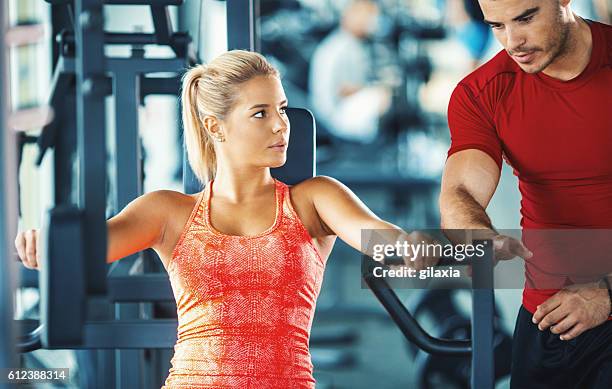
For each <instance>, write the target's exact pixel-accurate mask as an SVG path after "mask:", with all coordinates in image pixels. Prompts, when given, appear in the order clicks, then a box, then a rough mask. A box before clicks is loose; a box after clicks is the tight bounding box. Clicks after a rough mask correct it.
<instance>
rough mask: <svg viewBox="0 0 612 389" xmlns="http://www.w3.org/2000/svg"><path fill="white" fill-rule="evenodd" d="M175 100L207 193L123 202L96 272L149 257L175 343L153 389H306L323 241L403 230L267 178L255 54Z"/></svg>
mask: <svg viewBox="0 0 612 389" xmlns="http://www.w3.org/2000/svg"><path fill="white" fill-rule="evenodd" d="M181 98H182V106H183V124H184V128H185V132H184V133H185V142H186V145H187V152H188V156H189V163H190V165H191V167H192V169H193V171H194V172H195V174H196V175H197V176H198V178H199V179H200V180H201V181H202V183H206V182H207V183H208V184H207V185H206V187H205V189H204V190H203V191H202V192H200V193H198V194H195V195H186V194H182V193H178V192H173V191H157V192H152V193H147V194H145V195H143V196H141V197H139V198H137V199H136V200H134V201H133V202H132V203H130V204H129V205H128V206H127V207H126V208H125V209H124V210H123V211H122V212H121V213H119V214H118V215H117V216H115V217H113V218H112V219H110V220H109V221H108V254H107V256H108V257H107V258H108V259H107V261H108V262H113V261H115V260H118V259H120V258H123V257H125V256H128V255H130V254H132V253H135V252H138V251H141V250H144V249H146V248H149V247H151V248H153V249H154V250H155V251H156V252H157V253H158V254H159V257H160V258H161V260H162V262H163V264H164V266H165V268H166V270H167V271H168V274H169V277H170V282H171V284H172V289H173V291H174V296H175V298H176V305H177V313H178V334H177V335H178V336H177V342H176V346H175V348H174V356H173V358H172V367H171V369H170V373H169V376H168V378H167V380H166V383H165V387H166V388H177V387H207V388H212V387H215V388H314V384H315V381H314V379H313V375H312V372H313V366H312V363H311V359H310V353H309V350H308V340H309V334H310V328H311V324H312V319H313V314H314V309H315V303H316V299H317V296H318V294H319V290H320V288H321V281H322V279H323V271H324V269H325V263H326V260H327V257H328V256H329V254H330V251H331V250H332V247H333V245H334V241H335V239H336V236H339V237H340V238H341V239H342V240H344V241H345V242H347V243H348V244H349V245H351V246H352V247H354V248H356V249H358V250H360V249H361V247H360V246H361V242H360V240H361V230H362V229H392V230H396V231H397V233H398V234H401V233H402V231H401V230H400V229H399V228H398V227H396V226H394V225H392V224H390V223H387V222H385V221H382V220H380V219H379V218H378V217H376V216H375V215H374V214H373V213H372V212H371V211H370V210H368V208H367V207H366V206H365V205H364V204H363V203H362V202H361V201H360V200H359V199H358V198H357V197H355V195H354V194H353V193H351V191H350V190H349V189H347V188H346V187H345V186H344V185H342V184H341V183H339V182H338V181H335V180H333V179H331V178H327V177H315V178H312V179H309V180H306V181H304V182H302V183H300V184H298V185H295V186H292V187H289V186H287V185H285V184H284V183H282V182H279V181H277V180H275V179H274V178H273V177H272V176H271V174H270V168H273V167H278V166H281V165H283V164H284V163H285V160H286V152H287V144H288V142H289V120H288V119H287V116H286V114H285V110H286V109H287V98H286V97H285V93H284V91H283V87H282V85H281V81H280V77H279V74H278V71H277V70H276V69H275V68H273V67H272V66H271V65H270V64H269V63H268V62H267V61H266V59H265V58H264V57H262V56H261V55H259V54H256V53H251V52H246V51H230V52H227V53H225V54H222V55H221V56H219V57H217V58H216V59H214V60H213V61H212V62H210V63H209V64H208V65H200V66H196V67H194V68H192V69H190V70H189V71H188V72H187V73H186V74H185V76H184V79H183V91H182V97H181ZM36 236H37V232H36V231H29V232H27V233H21V234H19V236H18V237H17V240H16V246H17V249H18V252H19V255H20V257H21V258H22V260H23V263H24V265H25V266H26V267H32V268H36V267H37V266H38V259H37V253H36ZM415 239H420V237H419V238H415ZM425 260H426V259H419V261H421V262H420V263H419V262H417V263H416V266H417V267H419V266H423V264H424V262H423V261H425Z"/></svg>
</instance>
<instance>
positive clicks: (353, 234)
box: [305, 176, 437, 268]
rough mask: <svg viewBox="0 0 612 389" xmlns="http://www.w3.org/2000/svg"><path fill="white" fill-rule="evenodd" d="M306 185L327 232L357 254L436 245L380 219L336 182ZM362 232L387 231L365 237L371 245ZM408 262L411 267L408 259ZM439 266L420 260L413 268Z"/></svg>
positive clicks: (324, 179) (319, 179)
mask: <svg viewBox="0 0 612 389" xmlns="http://www.w3.org/2000/svg"><path fill="white" fill-rule="evenodd" d="M305 184H307V185H308V186H309V188H308V189H309V190H308V193H309V194H310V198H311V200H312V204H313V206H314V207H315V209H316V212H317V214H318V216H319V218H320V221H321V224H322V225H323V226H324V228H325V229H326V230H328V232H329V233H330V234H335V235H337V236H338V237H339V238H340V239H342V240H343V241H345V242H346V243H347V244H348V245H349V246H351V247H353V248H355V249H356V250H359V251H361V252H364V253H365V254H368V255H371V254H372V252H371V251H372V245H373V244H374V243H377V244H381V243H382V244H395V243H396V242H408V243H411V244H412V243H421V242H425V243H431V242H433V240H432V239H431V238H430V237H429V236H427V235H426V234H423V233H420V232H418V231H415V232H412V233H410V234H409V233H407V232H405V231H404V230H402V229H401V228H400V227H398V226H396V225H394V224H392V223H389V222H387V221H384V220H382V219H380V218H379V217H378V216H376V215H375V214H374V213H373V212H372V211H370V209H368V207H367V206H366V205H365V204H364V203H363V202H362V201H361V200H360V199H359V198H358V197H357V196H356V195H355V194H354V193H353V192H352V191H351V190H350V189H349V188H347V187H346V186H345V185H344V184H342V183H341V182H339V181H337V180H335V179H333V178H330V177H325V176H318V177H315V178H312V179H310V180H308V181H307V182H305ZM362 230H384V231H378V232H377V234H376V236H374V235H373V234H367V235H363V236H364V237H366V236H367V237H368V240H369V241H368V242H362ZM365 246H367V247H365ZM404 259H405V261H406V262H407V263H408V261H407V259H406V258H404ZM423 261H424V262H423ZM435 262H437V261H435V260H432V259H430V258H417V259H415V260H414V261H413V263H412V264H411V266H415V267H417V268H420V267H421V266H423V265H430V264H434V263H435Z"/></svg>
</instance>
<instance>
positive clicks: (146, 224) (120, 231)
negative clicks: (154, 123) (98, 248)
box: [15, 191, 174, 269]
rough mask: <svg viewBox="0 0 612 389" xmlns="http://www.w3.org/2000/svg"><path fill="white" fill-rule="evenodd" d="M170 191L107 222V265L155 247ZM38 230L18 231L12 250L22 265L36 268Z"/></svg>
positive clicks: (160, 239)
mask: <svg viewBox="0 0 612 389" xmlns="http://www.w3.org/2000/svg"><path fill="white" fill-rule="evenodd" d="M173 193H174V192H171V191H155V192H151V193H147V194H145V195H142V196H140V197H138V198H137V199H135V200H133V201H132V202H131V203H129V204H128V205H127V206H126V207H125V208H124V209H123V210H122V211H121V212H120V213H119V214H117V215H116V216H114V217H112V218H111V219H109V220H108V221H107V222H106V225H107V229H108V230H107V231H108V239H107V255H106V262H107V263H110V262H113V261H116V260H118V259H120V258H123V257H126V256H128V255H130V254H134V253H137V252H139V251H142V250H144V249H147V248H150V247H152V248H157V247H158V246H159V245H160V244H161V243H162V242H163V238H164V231H165V226H166V217H167V216H166V215H169V214H170V207H171V205H172V194H173ZM39 235H40V231H39V230H34V229H33V230H28V231H25V232H20V233H19V234H18V235H17V237H16V239H15V248H16V249H17V253H18V255H19V258H20V259H21V261H22V262H23V264H24V266H25V267H27V268H29V269H38V267H39V261H40V252H39V249H40V245H39V240H40V237H39Z"/></svg>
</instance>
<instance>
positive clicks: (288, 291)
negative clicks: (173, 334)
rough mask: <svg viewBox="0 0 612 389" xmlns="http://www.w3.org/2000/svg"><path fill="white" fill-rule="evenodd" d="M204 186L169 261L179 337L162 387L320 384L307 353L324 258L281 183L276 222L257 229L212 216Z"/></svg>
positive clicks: (278, 184) (209, 188)
mask: <svg viewBox="0 0 612 389" xmlns="http://www.w3.org/2000/svg"><path fill="white" fill-rule="evenodd" d="M212 188H213V182H210V183H209V185H207V187H206V188H205V189H204V190H203V191H202V193H200V195H199V197H198V200H197V203H196V205H195V207H194V209H193V211H192V213H191V215H190V217H189V220H188V221H187V224H186V225H185V228H184V230H183V232H182V234H181V237H180V238H179V240H178V242H177V245H176V247H175V249H174V252H173V253H172V259H171V261H170V263H169V264H168V275H169V277H170V283H171V285H172V290H173V292H174V297H175V299H176V306H177V314H178V329H177V342H176V345H175V346H174V356H173V358H172V360H171V364H172V367H171V368H170V373H169V375H168V378H167V379H166V382H165V386H164V387H163V388H179V387H180V388H191V387H193V388H240V389H244V388H284V389H285V388H314V386H315V380H314V378H313V375H312V372H313V366H312V363H311V360H310V352H309V350H308V340H309V336H310V328H311V326H312V319H313V315H314V310H315V303H316V300H317V297H318V295H319V291H320V289H321V282H322V280H323V271H324V269H325V261H324V260H323V259H322V258H321V256H320V255H319V252H318V250H317V249H316V248H315V246H314V244H313V241H312V238H311V237H310V235H309V233H308V231H307V230H306V228H305V227H304V225H303V224H302V222H301V221H300V219H299V218H298V216H297V214H296V212H295V210H294V209H293V207H292V205H291V200H290V197H289V188H288V186H287V185H285V184H284V183H282V182H280V181H276V180H275V193H276V217H275V220H274V224H273V225H272V226H271V227H270V228H268V229H267V230H266V231H264V232H262V233H260V234H258V235H256V236H234V235H226V234H223V233H221V232H219V231H217V230H215V228H214V227H213V226H212V225H211V222H210V199H211V197H212V195H213V190H212Z"/></svg>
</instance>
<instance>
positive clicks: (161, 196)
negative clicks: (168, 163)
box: [139, 189, 201, 214]
mask: <svg viewBox="0 0 612 389" xmlns="http://www.w3.org/2000/svg"><path fill="white" fill-rule="evenodd" d="M200 194H201V192H198V193H195V194H185V193H181V192H178V191H175V190H169V189H161V190H155V191H151V192H148V193H145V194H143V195H142V196H140V198H139V202H140V203H141V206H143V207H145V208H147V209H149V210H151V211H156V210H157V211H162V212H164V213H169V214H176V212H180V211H181V210H183V209H188V210H191V209H192V208H193V207H194V205H195V203H196V202H197V201H198V198H199V196H200Z"/></svg>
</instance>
